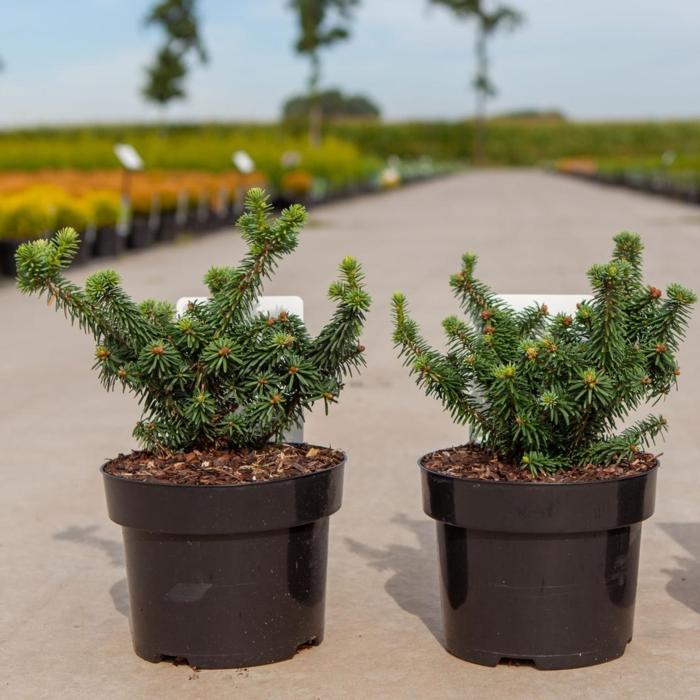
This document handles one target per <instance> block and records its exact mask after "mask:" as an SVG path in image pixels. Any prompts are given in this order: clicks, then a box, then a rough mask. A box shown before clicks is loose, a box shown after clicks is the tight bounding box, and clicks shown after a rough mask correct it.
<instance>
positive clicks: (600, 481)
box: [418, 447, 659, 488]
mask: <svg viewBox="0 0 700 700" xmlns="http://www.w3.org/2000/svg"><path fill="white" fill-rule="evenodd" d="M450 449H452V448H451V447H443V448H440V449H437V450H431V451H430V452H426V453H425V454H424V455H423V456H422V457H420V458H419V459H418V466H419V467H420V468H421V471H424V472H426V473H427V474H434V475H435V476H441V477H444V478H445V479H454V480H455V481H464V482H466V483H468V484H498V485H499V486H518V487H520V488H524V487H530V488H532V487H540V488H541V487H543V486H545V487H547V488H557V487H561V486H580V487H584V486H590V485H591V484H608V483H611V484H612V483H615V482H617V481H627V480H628V479H642V478H644V476H645V475H646V474H649V472H652V471H654V470H655V469H658V468H659V460H658V459H657V460H656V461H655V462H654V465H653V466H651V467H649V469H647V470H646V471H643V472H639V473H638V474H629V475H628V476H617V477H615V478H614V479H596V480H593V481H495V480H494V479H464V478H462V477H459V476H454V475H453V474H445V473H444V472H438V471H435V470H434V469H428V467H426V466H425V465H424V464H423V460H424V459H425V458H426V457H429V456H430V455H432V454H435V452H444V451H445V450H450Z"/></svg>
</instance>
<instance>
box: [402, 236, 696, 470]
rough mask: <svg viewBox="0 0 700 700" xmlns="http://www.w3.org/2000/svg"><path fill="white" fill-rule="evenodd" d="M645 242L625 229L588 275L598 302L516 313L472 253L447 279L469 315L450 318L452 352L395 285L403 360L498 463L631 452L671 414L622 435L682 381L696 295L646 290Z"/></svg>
mask: <svg viewBox="0 0 700 700" xmlns="http://www.w3.org/2000/svg"><path fill="white" fill-rule="evenodd" d="M642 250H643V247H642V243H641V241H640V239H639V237H638V236H637V235H636V234H631V233H627V232H623V233H621V234H619V235H618V236H616V237H615V247H614V251H613V255H612V260H611V261H610V262H609V263H607V264H605V265H596V266H593V267H592V268H591V270H590V271H589V279H590V281H591V286H592V288H593V300H592V301H590V302H588V301H587V302H581V303H580V304H578V305H577V311H576V313H575V315H572V316H570V315H567V314H557V315H556V316H554V317H553V318H551V317H549V315H548V312H547V310H546V307H542V306H539V305H533V306H530V307H528V308H527V309H525V310H524V311H521V312H519V313H516V312H515V311H514V310H513V309H510V308H509V307H508V306H507V305H506V304H504V303H503V302H502V301H501V300H500V299H498V298H497V297H496V296H495V295H494V294H493V292H492V291H491V290H490V289H489V288H488V287H487V286H486V285H484V284H483V283H482V282H480V281H478V280H477V279H475V277H474V266H475V264H476V257H475V256H473V255H465V256H464V257H463V259H462V270H461V272H460V273H458V274H457V275H454V276H453V277H452V278H451V280H450V283H451V285H452V288H453V290H454V291H455V294H456V296H457V298H458V299H459V301H460V305H461V306H462V309H463V310H464V311H465V312H466V313H467V314H468V316H469V320H470V323H466V322H464V321H462V320H460V319H458V318H456V317H454V316H450V317H448V318H446V319H445V321H444V322H443V327H444V329H445V332H446V334H447V343H448V349H449V352H448V354H447V356H443V355H441V354H440V353H439V352H437V351H436V350H434V349H433V348H431V347H430V345H429V344H428V343H427V342H426V341H425V340H424V339H423V338H422V336H421V335H420V332H419V329H418V325H417V323H416V322H415V321H414V320H413V319H412V318H410V317H409V315H408V312H407V307H406V300H405V298H404V296H403V295H402V294H399V293H397V294H395V295H394V297H393V301H392V308H393V323H394V343H395V346H396V347H397V349H398V351H399V357H401V358H402V359H403V360H404V364H405V365H407V366H408V367H409V370H410V372H411V374H412V375H413V376H414V377H415V379H416V383H417V384H418V385H419V386H420V387H421V388H422V389H423V390H424V391H425V393H426V394H427V395H429V396H434V397H436V398H438V399H439V400H440V401H441V403H442V404H443V405H444V406H445V408H446V409H447V410H448V411H449V412H450V415H451V416H452V417H453V420H455V422H457V423H459V424H462V423H465V422H468V423H470V424H471V425H472V427H473V428H475V429H476V432H477V434H479V436H480V439H481V441H482V443H483V445H484V447H486V448H487V449H489V450H491V451H492V452H493V453H495V454H496V455H497V456H498V457H499V458H500V459H503V460H506V461H510V462H511V463H515V464H518V463H519V464H521V465H522V466H523V468H527V469H530V470H531V471H532V472H533V473H535V474H542V473H551V472H554V471H557V470H561V469H567V468H571V467H573V466H575V465H578V464H581V463H582V462H586V461H593V462H595V463H596V464H601V465H604V464H608V463H610V462H614V461H619V460H620V459H629V458H632V457H633V455H634V454H635V453H636V451H639V450H641V449H646V448H647V447H649V446H650V445H651V444H652V442H653V440H654V439H655V438H657V437H658V436H659V435H660V434H661V433H662V432H663V431H664V430H665V427H666V426H665V421H664V420H663V419H660V418H655V417H653V416H652V417H650V418H648V419H645V420H644V421H640V422H638V423H636V424H634V425H633V426H632V427H630V428H627V429H625V430H623V431H622V432H620V433H619V434H617V435H616V426H617V424H618V423H620V422H621V421H623V420H624V419H625V418H626V417H627V415H628V414H629V413H630V411H633V410H635V409H637V408H639V407H640V406H641V405H643V404H644V403H646V402H648V401H652V400H654V399H657V400H658V398H659V397H661V396H664V395H665V394H666V393H668V391H669V389H670V387H671V386H673V385H674V384H675V383H676V381H677V378H678V375H679V369H678V364H677V361H676V357H675V355H676V352H677V350H678V347H679V345H680V343H681V342H682V340H683V338H684V335H685V332H686V329H687V324H688V320H689V318H690V313H691V308H692V305H693V304H694V303H695V301H696V297H695V294H694V293H693V292H691V291H690V290H688V289H685V288H684V287H681V286H680V285H670V286H669V288H668V290H667V296H666V298H665V299H661V296H662V294H661V292H660V290H658V289H657V288H656V287H652V286H644V284H643V283H642V273H641V271H642Z"/></svg>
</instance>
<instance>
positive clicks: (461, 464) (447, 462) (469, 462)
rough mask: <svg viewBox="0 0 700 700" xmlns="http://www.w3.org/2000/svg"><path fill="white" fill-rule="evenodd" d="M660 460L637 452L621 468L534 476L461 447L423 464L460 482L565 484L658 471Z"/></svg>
mask: <svg viewBox="0 0 700 700" xmlns="http://www.w3.org/2000/svg"><path fill="white" fill-rule="evenodd" d="M658 457H659V455H653V454H650V453H648V452H638V453H637V454H636V455H635V458H634V459H633V460H623V461H622V462H620V463H619V464H609V465H607V466H603V467H601V466H599V465H595V464H585V465H582V466H578V467H572V468H571V469H567V470H566V471H561V472H557V473H555V474H545V475H541V476H540V475H538V476H535V475H533V474H532V473H531V472H530V470H529V469H526V468H524V467H522V466H520V465H518V464H507V463H505V462H501V461H500V460H499V459H498V457H496V456H495V455H494V454H493V453H491V452H489V451H488V450H485V449H483V448H481V447H479V446H478V445H460V446H459V447H451V448H449V449H447V450H438V451H437V452H431V453H429V454H427V455H425V457H423V459H422V460H421V464H422V465H423V466H424V467H425V468H426V469H430V471H433V472H438V473H440V474H447V475H449V476H456V477H458V478H460V479H473V480H476V481H530V482H537V483H540V482H541V483H564V484H566V483H575V482H579V481H606V480H607V479H619V478H620V477H623V476H635V475H637V474H641V473H643V472H646V471H648V470H649V469H651V468H652V467H655V466H656V464H657V458H658Z"/></svg>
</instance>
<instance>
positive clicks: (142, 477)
mask: <svg viewBox="0 0 700 700" xmlns="http://www.w3.org/2000/svg"><path fill="white" fill-rule="evenodd" d="M342 460H343V453H342V452H338V451H337V450H332V449H330V448H327V447H316V446H313V445H306V444H301V445H269V446H266V447H263V448H261V449H257V450H237V451H226V450H212V451H200V450H192V451H191V452H180V453H174V454H170V455H166V456H157V455H153V454H149V453H147V452H132V453H131V454H128V455H124V454H121V455H119V456H118V457H117V458H116V459H113V460H110V461H109V462H107V465H106V466H105V471H106V472H107V473H108V474H112V475H113V476H119V477H122V478H124V479H130V480H132V481H146V482H149V483H155V484H180V485H186V486H227V485H237V484H252V483H259V482H264V481H273V480H276V479H286V478H289V477H294V476H303V475H304V474H312V473H314V472H318V471H322V470H324V469H330V468H331V467H334V466H336V465H337V464H339V463H340V462H341V461H342Z"/></svg>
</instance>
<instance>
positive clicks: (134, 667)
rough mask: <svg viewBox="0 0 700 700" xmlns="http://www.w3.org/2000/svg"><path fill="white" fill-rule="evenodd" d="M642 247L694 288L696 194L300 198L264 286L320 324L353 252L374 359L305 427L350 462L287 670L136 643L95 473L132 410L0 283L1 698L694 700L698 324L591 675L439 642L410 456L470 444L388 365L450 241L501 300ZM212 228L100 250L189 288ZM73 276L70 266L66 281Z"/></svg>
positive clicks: (519, 191) (433, 329)
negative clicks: (312, 639)
mask: <svg viewBox="0 0 700 700" xmlns="http://www.w3.org/2000/svg"><path fill="white" fill-rule="evenodd" d="M622 229H631V230H636V231H638V232H640V233H641V234H643V236H644V239H645V241H646V244H647V264H646V269H647V271H648V273H649V280H650V281H651V282H653V283H654V284H655V285H657V286H663V285H665V284H667V283H668V282H670V281H673V280H678V281H681V282H683V283H685V284H687V285H688V286H692V287H694V288H695V289H696V290H697V289H700V272H699V270H700V209H698V208H691V207H689V206H685V205H682V204H675V203H672V202H668V201H663V200H660V199H653V198H649V197H645V196H641V195H635V194H631V193H628V192H624V191H619V190H614V189H602V188H599V187H598V186H595V185H590V184H584V183H580V182H577V181H574V180H568V179H563V178H558V177H556V176H550V175H546V174H542V173H538V172H528V171H493V172H481V173H467V174H463V175H459V176H455V177H452V178H450V179H446V180H441V181H436V182H433V183H429V184H425V185H421V186H416V187H411V188H407V189H405V190H401V191H397V192H394V193H390V194H386V195H383V196H375V197H367V198H364V199H357V200H353V201H348V202H345V203H340V204H336V205H333V206H328V207H324V208H320V209H318V210H316V211H315V212H314V213H313V215H312V217H311V223H310V225H309V226H308V228H307V230H306V232H305V234H304V236H303V243H302V245H301V247H300V250H299V252H298V254H297V255H296V257H295V258H294V260H290V261H289V262H288V263H286V264H284V265H283V266H282V268H281V270H280V273H279V275H278V276H277V278H276V279H275V280H274V281H273V282H272V283H271V284H270V285H269V286H268V288H267V291H268V293H278V294H283V293H295V294H301V295H302V296H303V297H304V298H305V300H306V308H307V316H308V322H309V325H310V327H311V329H312V331H315V330H317V329H318V328H319V327H320V325H321V324H322V323H323V321H324V320H325V318H326V317H327V315H328V313H329V311H330V309H331V306H330V304H329V303H328V302H327V301H326V299H325V291H326V288H327V286H328V284H329V283H330V282H331V280H332V279H333V278H334V273H335V266H336V264H337V263H338V262H339V261H340V260H341V258H342V257H343V255H345V254H347V253H351V254H353V255H355V256H357V257H358V258H359V259H360V260H361V261H362V262H363V263H364V265H365V269H366V273H367V279H368V281H369V287H370V290H371V293H372V294H373V296H374V298H375V304H374V308H373V312H372V314H371V318H370V320H369V323H368V328H367V332H366V334H365V337H364V340H363V342H364V344H365V345H366V346H367V348H368V349H367V358H368V362H369V367H368V369H367V371H366V372H365V373H364V374H363V375H362V377H361V378H359V379H355V380H354V381H351V382H350V385H349V386H348V387H347V389H346V391H345V393H344V395H343V397H342V401H341V403H340V404H339V406H337V407H336V408H335V409H334V410H333V412H332V413H331V415H330V416H329V417H328V418H325V417H324V416H323V412H322V411H320V412H319V413H318V414H314V415H312V416H311V417H310V418H309V421H308V424H307V439H308V440H310V441H314V442H319V443H326V444H331V445H333V446H339V447H343V448H344V449H346V450H347V451H348V452H349V454H350V462H349V465H348V470H347V472H346V473H347V477H346V489H345V503H344V506H343V508H342V510H341V511H340V512H339V513H338V514H337V515H336V516H334V517H333V519H332V526H331V532H332V537H331V553H330V570H329V581H328V607H327V628H326V639H325V641H324V643H323V644H322V645H321V646H320V647H318V648H314V649H309V650H306V651H303V652H301V653H300V654H299V655H297V656H296V657H295V658H294V659H292V660H291V661H288V662H285V663H281V664H277V665H273V666H267V667H259V668H253V669H249V670H239V671H201V672H193V671H192V670H191V669H189V668H188V667H173V666H171V665H170V664H166V663H161V664H158V665H152V664H149V663H147V662H144V661H141V660H140V659H138V658H137V657H136V656H135V655H134V654H133V653H132V650H131V641H130V638H129V629H128V622H127V618H126V614H127V606H128V601H127V597H126V585H125V580H124V561H123V556H122V548H121V536H120V532H119V529H118V528H117V527H116V526H115V525H113V524H111V523H110V522H109V521H108V520H107V517H106V514H105V507H104V499H103V493H102V484H101V480H100V478H99V476H98V473H97V468H98V466H99V465H100V463H101V462H102V461H103V460H104V459H105V458H107V457H111V456H114V455H115V454H116V453H118V452H119V451H124V450H125V449H127V448H128V447H129V446H130V444H131V438H130V433H131V429H132V426H133V423H134V422H135V420H136V418H137V409H136V406H135V403H134V402H133V401H132V400H131V398H130V397H128V396H123V395H121V394H114V395H106V394H104V393H103V390H102V389H101V387H100V386H99V384H98V382H97V378H96V376H95V375H94V374H93V373H91V372H90V369H89V368H90V366H91V364H92V353H93V344H92V342H91V341H90V340H89V339H88V338H86V337H83V336H82V335H81V333H80V332H79V331H78V330H77V329H72V328H70V327H69V326H68V324H67V323H66V322H65V321H64V319H63V318H61V317H59V316H57V315H55V314H54V313H52V312H51V311H50V310H48V309H47V308H46V307H45V306H44V305H43V304H42V303H40V302H39V301H38V300H36V299H34V298H22V297H20V296H19V294H17V293H16V291H15V290H14V288H13V287H12V286H11V285H10V284H4V285H0V319H1V322H0V328H1V329H2V330H1V331H0V334H1V335H0V358H1V359H2V362H1V365H0V372H1V378H0V390H1V391H2V394H1V395H2V399H3V400H2V402H0V431H1V437H0V455H1V461H2V478H3V486H2V489H1V490H0V544H1V547H0V582H1V591H2V594H1V597H0V601H1V604H0V660H1V661H0V664H1V667H2V673H1V674H0V696H2V697H4V698H32V700H39V699H40V698H70V699H71V700H77V699H79V698H89V699H91V700H92V699H94V698H129V699H130V700H132V699H136V698H190V697H192V698H223V697H238V698H266V699H269V698H285V699H286V698H305V699H311V698H324V699H325V698H401V699H404V698H465V697H469V698H538V699H545V698H562V697H570V698H595V699H596V700H601V699H603V698H615V699H620V698H635V700H638V699H640V698H659V697H666V698H690V697H700V507H699V506H700V496H699V493H698V492H699V488H698V485H699V484H700V466H699V465H700V430H699V429H698V428H699V426H698V418H697V416H698V413H697V409H698V400H699V399H700V318H696V319H695V324H694V325H693V326H692V328H691V332H690V335H689V340H688V343H687V346H686V347H685V350H684V352H683V356H682V357H681V366H682V368H683V377H682V378H681V379H682V382H681V391H680V392H679V393H678V394H677V395H674V396H672V397H671V400H670V401H669V403H668V406H667V407H664V412H665V413H666V414H667V415H668V417H669V420H670V423H671V433H670V438H669V441H668V443H667V444H665V445H662V446H661V447H660V449H661V450H663V452H664V457H663V471H662V473H661V474H660V479H659V482H660V483H659V493H658V507H657V513H656V515H655V516H654V518H653V519H652V520H651V521H649V522H648V523H647V524H646V525H645V527H644V542H643V551H642V565H641V575H640V586H639V596H638V606H637V618H636V630H635V638H634V641H633V642H632V644H631V645H630V646H629V650H628V651H627V653H626V655H625V656H624V657H623V658H622V659H620V660H618V661H615V662H612V663H608V664H604V665H601V666H597V667H594V668H590V669H587V670H576V671H560V672H540V671H537V670H535V669H533V668H530V667H523V666H520V667H515V666H501V667H497V668H495V669H487V668H483V667H480V666H475V665H471V664H469V663H466V662H462V661H460V660H458V659H456V658H453V657H452V656H450V655H449V654H447V653H446V652H445V651H443V649H442V647H441V646H440V643H439V641H438V638H439V635H440V629H439V609H438V593H437V586H436V565H435V544H434V532H433V526H432V523H431V522H430V521H429V520H428V518H427V517H426V516H425V515H423V513H422V512H421V509H420V500H419V483H418V473H417V467H416V458H417V457H418V456H419V455H421V454H423V453H424V452H426V451H428V450H430V449H432V448H437V447H440V446H445V445H450V444H456V443H459V442H462V441H464V439H465V435H464V432H463V431H462V430H460V429H458V428H456V427H454V426H453V425H452V424H451V423H450V420H449V419H448V417H447V416H445V415H443V414H442V412H441V410H440V408H439V406H438V405H437V404H436V403H435V402H434V401H432V400H430V399H427V398H425V397H423V395H422V394H421V392H420V391H419V390H418V389H417V388H416V387H415V386H414V384H413V382H412V381H411V380H409V379H408V377H407V375H406V371H405V370H404V369H403V368H402V367H401V364H400V362H398V361H397V360H396V359H395V356H394V352H393V350H392V347H391V342H390V327H389V322H388V308H389V304H388V300H389V297H390V295H391V292H392V291H394V290H396V289H402V290H404V291H405V292H406V293H407V295H408V297H409V300H410V302H411V305H412V307H413V309H414V312H415V315H416V317H417V318H418V319H420V320H421V321H422V323H423V327H424V330H425V333H426V334H427V335H428V336H429V338H431V339H433V340H435V341H436V342H439V339H440V337H441V331H440V320H441V319H442V318H443V317H444V316H446V315H448V314H449V313H453V312H455V311H456V309H457V307H456V304H455V302H454V301H453V299H452V297H451V294H450V290H449V287H448V284H447V278H448V275H449V274H450V273H451V272H454V271H456V270H457V269H458V265H459V256H460V254H461V253H462V252H464V251H466V250H474V251H476V252H478V253H479V254H480V256H481V262H480V273H481V276H482V277H483V278H484V279H485V280H486V281H488V282H490V283H491V284H492V285H493V286H494V287H495V288H496V289H498V290H501V291H503V292H524V291H536V292H537V291H539V292H547V291H549V292H552V291H557V292H582V291H585V290H586V278H585V271H586V269H587V268H588V267H589V265H591V264H592V263H594V262H598V261H604V260H606V259H607V255H608V253H609V250H610V238H611V236H612V235H613V234H614V233H616V232H618V231H620V230H622ZM242 249H243V246H242V243H241V241H240V239H239V238H238V237H237V236H236V235H234V234H232V233H230V232H227V233H221V234H216V235H212V236H210V237H208V238H206V239H204V240H200V241H196V242H190V243H184V244H179V245H174V246H171V247H168V248H163V249H158V250H152V251H148V252H146V253H142V254H139V255H132V256H128V257H124V258H122V259H120V260H118V261H116V262H114V263H113V266H114V267H115V268H116V269H117V270H118V271H119V272H120V273H121V274H122V275H123V278H124V282H125V285H126V288H127V290H129V291H130V292H131V293H132V294H133V296H134V297H135V298H138V299H140V298H144V297H151V296H156V297H160V298H164V299H172V300H174V299H175V298H176V297H178V296H180V295H184V294H201V293H203V292H204V287H203V285H202V283H201V279H202V276H203V274H204V272H205V271H206V269H207V268H208V266H209V265H211V264H214V263H218V264H225V263H230V262H232V261H235V260H237V259H238V257H239V256H240V254H241V252H242ZM91 269H94V268H90V269H86V270H81V271H80V272H79V273H78V274H77V275H76V278H80V279H81V280H82V279H83V278H84V276H85V274H87V273H88V272H89V271H90V270H91Z"/></svg>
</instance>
